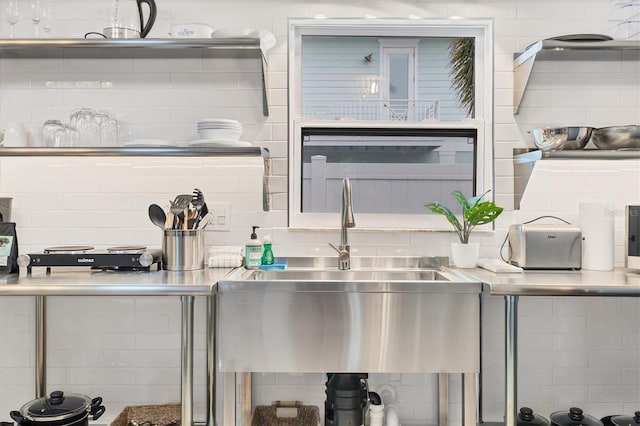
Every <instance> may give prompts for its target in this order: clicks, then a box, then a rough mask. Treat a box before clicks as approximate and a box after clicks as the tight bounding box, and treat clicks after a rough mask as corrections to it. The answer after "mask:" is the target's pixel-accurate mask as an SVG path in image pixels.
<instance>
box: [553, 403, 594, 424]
mask: <svg viewBox="0 0 640 426" xmlns="http://www.w3.org/2000/svg"><path fill="white" fill-rule="evenodd" d="M549 420H550V421H551V425H552V426H603V425H602V422H601V421H600V420H598V419H596V418H595V417H593V416H590V415H588V414H584V412H583V411H582V409H581V408H578V407H571V408H569V412H567V411H556V412H555V413H551V415H550V416H549Z"/></svg>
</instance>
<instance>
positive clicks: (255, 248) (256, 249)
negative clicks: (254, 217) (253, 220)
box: [244, 226, 262, 269]
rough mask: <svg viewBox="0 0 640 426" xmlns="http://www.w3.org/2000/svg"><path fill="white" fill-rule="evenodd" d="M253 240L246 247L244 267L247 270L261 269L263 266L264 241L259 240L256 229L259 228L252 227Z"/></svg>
mask: <svg viewBox="0 0 640 426" xmlns="http://www.w3.org/2000/svg"><path fill="white" fill-rule="evenodd" d="M252 228H253V232H251V239H250V240H249V241H247V244H246V245H245V247H244V266H245V268H247V269H260V265H262V241H260V240H259V239H258V234H256V229H257V228H260V227H259V226H252Z"/></svg>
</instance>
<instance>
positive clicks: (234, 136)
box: [198, 129, 242, 141]
mask: <svg viewBox="0 0 640 426" xmlns="http://www.w3.org/2000/svg"><path fill="white" fill-rule="evenodd" d="M198 134H199V135H200V138H202V139H215V140H224V141H237V140H238V139H240V136H242V130H241V129H198Z"/></svg>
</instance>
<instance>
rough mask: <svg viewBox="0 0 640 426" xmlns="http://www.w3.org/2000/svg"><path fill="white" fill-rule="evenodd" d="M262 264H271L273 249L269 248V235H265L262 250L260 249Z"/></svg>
mask: <svg viewBox="0 0 640 426" xmlns="http://www.w3.org/2000/svg"><path fill="white" fill-rule="evenodd" d="M262 264H263V265H273V250H271V237H270V236H268V235H265V237H264V250H262Z"/></svg>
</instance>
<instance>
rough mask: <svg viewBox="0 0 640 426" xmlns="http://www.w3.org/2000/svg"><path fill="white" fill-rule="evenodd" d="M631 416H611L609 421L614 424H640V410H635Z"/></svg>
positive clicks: (626, 425)
mask: <svg viewBox="0 0 640 426" xmlns="http://www.w3.org/2000/svg"><path fill="white" fill-rule="evenodd" d="M633 414H634V415H633V417H632V416H612V417H611V423H613V424H614V425H616V426H638V425H640V411H636V412H635V413H633Z"/></svg>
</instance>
